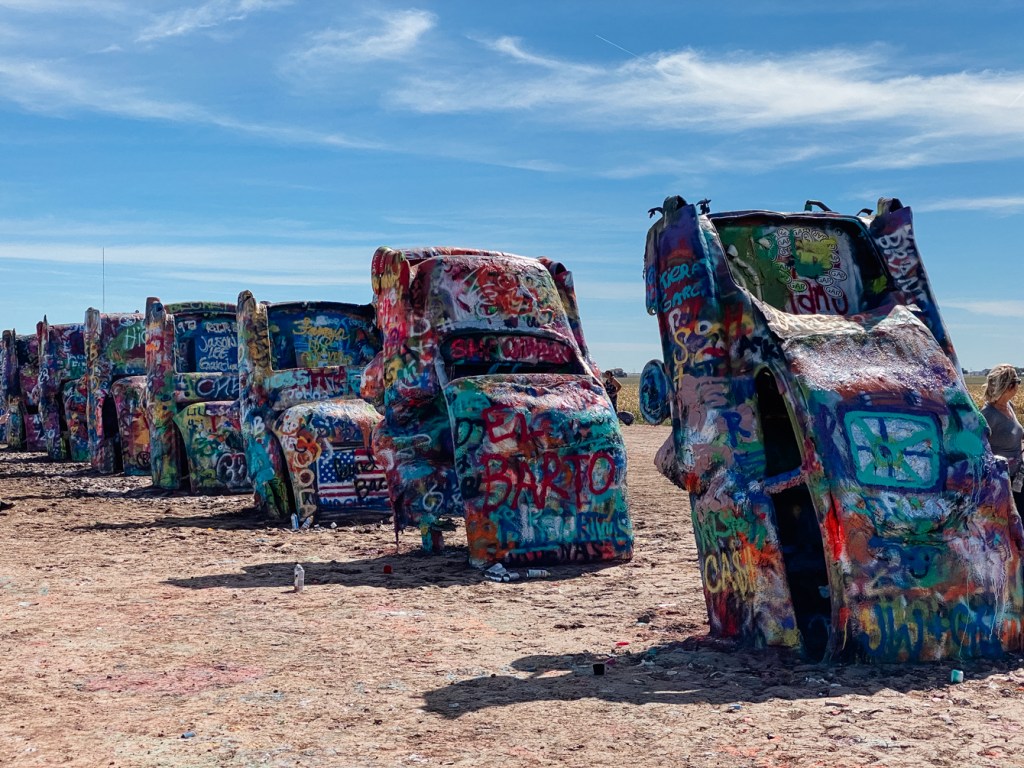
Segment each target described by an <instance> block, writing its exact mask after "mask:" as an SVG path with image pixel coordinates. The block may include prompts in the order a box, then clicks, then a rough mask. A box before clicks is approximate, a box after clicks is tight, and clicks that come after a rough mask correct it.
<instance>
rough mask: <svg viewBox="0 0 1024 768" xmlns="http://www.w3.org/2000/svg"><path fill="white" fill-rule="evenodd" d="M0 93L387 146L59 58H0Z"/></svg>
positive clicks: (61, 108)
mask: <svg viewBox="0 0 1024 768" xmlns="http://www.w3.org/2000/svg"><path fill="white" fill-rule="evenodd" d="M0 99H7V100H9V101H13V102H14V103H16V104H18V105H19V106H21V107H22V108H24V109H26V110H29V111H32V112H41V113H46V114H56V115H63V114H68V113H71V112H75V111H79V110H84V111H92V112H101V113H106V114H113V115H119V116H121V117H126V118H130V119H136V120H166V121H171V122H179V123H192V124H200V125H211V126H216V127H218V128H223V129H226V130H232V131H237V132H240V133H245V134H249V135H251V136H257V137H260V138H265V139H271V140H274V141H279V142H281V143H288V144H310V145H318V146H326V147H335V148H358V149H383V148H384V147H383V145H382V144H381V143H380V142H377V141H374V140H367V139H360V138H357V137H349V136H346V135H344V134H342V133H339V132H333V131H316V130H313V129H309V128H305V127H299V126H290V125H273V124H267V123H260V122H254V121H246V120H240V119H237V118H234V117H231V116H228V115H223V114H219V113H217V112H213V111H211V110H208V109H206V108H205V107H202V106H200V105H197V104H193V103H190V102H187V101H175V100H165V99H159V98H153V97H150V96H148V95H147V94H146V93H145V92H143V91H142V90H141V89H138V88H132V87H118V86H110V85H107V84H105V83H104V82H102V81H100V80H93V79H89V78H86V77H82V76H78V75H72V74H69V73H68V72H67V71H65V70H64V69H63V68H61V67H60V66H58V64H57V63H55V62H47V61H27V60H12V59H0Z"/></svg>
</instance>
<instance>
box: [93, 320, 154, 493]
mask: <svg viewBox="0 0 1024 768" xmlns="http://www.w3.org/2000/svg"><path fill="white" fill-rule="evenodd" d="M85 355H86V367H87V377H88V405H87V413H88V424H89V462H90V463H91V464H92V466H93V468H94V469H95V470H97V471H98V472H102V473H103V474H112V473H114V472H118V471H123V472H124V473H125V474H126V475H148V474H149V415H148V413H147V411H148V408H147V404H146V376H145V372H146V334H145V318H144V316H143V315H142V313H141V312H131V313H123V314H117V313H115V314H104V313H101V312H100V311H99V310H98V309H94V308H92V307H90V308H89V309H87V310H86V312H85Z"/></svg>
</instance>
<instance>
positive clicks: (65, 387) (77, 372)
mask: <svg viewBox="0 0 1024 768" xmlns="http://www.w3.org/2000/svg"><path fill="white" fill-rule="evenodd" d="M36 333H37V335H38V338H39V415H40V419H41V420H42V428H43V435H44V440H45V443H46V452H47V453H48V454H49V455H50V458H51V459H53V460H54V461H69V460H70V461H83V462H84V461H88V460H89V422H88V417H87V405H88V387H87V377H86V375H85V373H86V360H85V325H84V324H82V323H60V324H51V323H50V322H49V321H48V320H47V319H46V318H45V317H43V319H42V321H41V322H40V323H39V324H38V325H37V326H36Z"/></svg>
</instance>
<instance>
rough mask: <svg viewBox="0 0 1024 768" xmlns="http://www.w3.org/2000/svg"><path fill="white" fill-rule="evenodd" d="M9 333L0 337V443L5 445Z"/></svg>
mask: <svg viewBox="0 0 1024 768" xmlns="http://www.w3.org/2000/svg"><path fill="white" fill-rule="evenodd" d="M11 335H12V333H11V331H4V332H3V334H2V335H0V443H3V444H4V445H7V442H8V437H7V436H8V433H9V431H10V421H11V418H10V410H9V409H8V406H7V390H8V388H9V384H8V381H7V371H8V369H9V360H8V354H7V349H8V345H9V343H10V341H9V339H10V337H11Z"/></svg>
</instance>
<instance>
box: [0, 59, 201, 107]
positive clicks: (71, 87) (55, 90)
mask: <svg viewBox="0 0 1024 768" xmlns="http://www.w3.org/2000/svg"><path fill="white" fill-rule="evenodd" d="M0 98H6V99H8V100H10V101H13V102H15V103H16V104H19V105H20V106H22V107H23V108H25V109H28V110H30V111H33V112H47V113H51V114H61V113H63V112H66V111H69V110H75V109H82V108H84V109H89V110H95V111H99V112H107V113H114V114H119V115H123V116H125V117H132V118H146V119H161V120H179V121H199V122H209V121H210V120H211V118H210V116H209V115H208V114H207V113H206V112H205V110H203V109H201V108H199V107H197V106H195V105H191V104H188V103H186V102H173V101H162V100H158V99H152V98H150V97H148V96H146V95H145V94H143V93H142V92H140V91H139V90H137V89H134V88H121V87H105V86H103V85H101V84H98V83H96V82H93V81H90V80H88V79H86V78H83V77H80V76H75V75H71V74H68V73H67V72H64V71H63V70H62V69H60V68H59V67H57V66H56V65H55V64H53V63H51V62H45V61H31V60H15V59H0Z"/></svg>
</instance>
